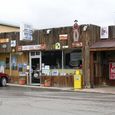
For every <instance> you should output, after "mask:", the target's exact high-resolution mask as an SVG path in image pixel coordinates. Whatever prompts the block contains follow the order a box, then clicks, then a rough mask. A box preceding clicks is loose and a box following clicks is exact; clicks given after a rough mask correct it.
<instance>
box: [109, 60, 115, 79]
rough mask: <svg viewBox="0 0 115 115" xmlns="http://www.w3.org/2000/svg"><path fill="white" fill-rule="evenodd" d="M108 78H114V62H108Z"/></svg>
mask: <svg viewBox="0 0 115 115" xmlns="http://www.w3.org/2000/svg"><path fill="white" fill-rule="evenodd" d="M109 79H111V80H115V62H111V63H109Z"/></svg>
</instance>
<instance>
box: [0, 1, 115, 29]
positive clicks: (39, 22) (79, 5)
mask: <svg viewBox="0 0 115 115" xmlns="http://www.w3.org/2000/svg"><path fill="white" fill-rule="evenodd" d="M1 4H2V5H1V7H0V20H1V21H2V22H3V21H4V22H8V23H12V24H18V25H20V24H21V23H22V22H24V23H28V24H31V25H33V26H34V27H36V28H49V27H59V26H69V25H72V24H73V21H74V20H75V19H77V20H78V21H79V23H80V24H82V23H83V24H84V23H92V24H97V25H104V24H112V23H113V22H115V21H114V19H115V16H114V15H115V9H114V6H115V1H114V0H66V1H65V0H3V1H1Z"/></svg>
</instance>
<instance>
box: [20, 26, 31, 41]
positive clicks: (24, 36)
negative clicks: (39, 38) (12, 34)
mask: <svg viewBox="0 0 115 115" xmlns="http://www.w3.org/2000/svg"><path fill="white" fill-rule="evenodd" d="M32 32H33V30H32V26H31V25H28V24H22V25H21V26H20V40H33V37H32Z"/></svg>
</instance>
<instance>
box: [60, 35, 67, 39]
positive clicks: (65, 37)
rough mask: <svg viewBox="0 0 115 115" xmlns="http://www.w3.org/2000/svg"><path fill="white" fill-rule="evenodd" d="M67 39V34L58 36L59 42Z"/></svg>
mask: <svg viewBox="0 0 115 115" xmlns="http://www.w3.org/2000/svg"><path fill="white" fill-rule="evenodd" d="M67 39H68V35H67V34H61V35H59V40H67Z"/></svg>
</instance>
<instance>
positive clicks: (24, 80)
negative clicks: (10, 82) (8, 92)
mask: <svg viewBox="0 0 115 115" xmlns="http://www.w3.org/2000/svg"><path fill="white" fill-rule="evenodd" d="M19 84H20V85H25V84H26V78H25V77H20V78H19Z"/></svg>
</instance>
